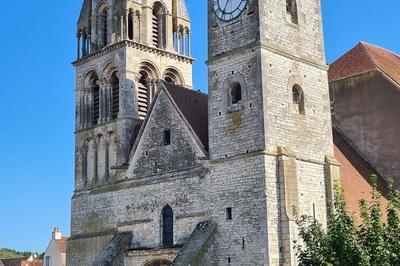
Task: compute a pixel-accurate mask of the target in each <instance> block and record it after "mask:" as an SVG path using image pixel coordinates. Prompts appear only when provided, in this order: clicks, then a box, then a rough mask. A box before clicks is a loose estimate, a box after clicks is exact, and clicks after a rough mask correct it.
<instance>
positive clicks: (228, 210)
mask: <svg viewBox="0 0 400 266" xmlns="http://www.w3.org/2000/svg"><path fill="white" fill-rule="evenodd" d="M226 220H228V221H229V220H232V208H230V207H229V208H226Z"/></svg>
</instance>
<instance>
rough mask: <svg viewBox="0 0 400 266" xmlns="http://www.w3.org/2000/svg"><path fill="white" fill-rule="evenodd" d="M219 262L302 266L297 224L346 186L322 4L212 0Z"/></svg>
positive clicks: (213, 183)
mask: <svg viewBox="0 0 400 266" xmlns="http://www.w3.org/2000/svg"><path fill="white" fill-rule="evenodd" d="M208 30H209V31H208V37H209V46H208V53H209V54H208V56H209V58H208V62H207V64H208V76H209V84H208V88H209V141H210V143H209V155H210V164H211V165H212V168H211V169H212V170H211V173H210V175H211V177H210V198H211V200H210V202H211V206H210V207H211V216H212V217H213V219H214V220H215V221H216V223H217V225H218V227H217V233H216V234H217V235H216V237H215V241H214V244H213V245H212V247H211V248H210V252H211V260H213V262H212V263H215V264H217V265H227V264H233V265H296V264H297V260H296V256H295V251H294V243H295V242H296V241H297V240H298V232H297V227H296V223H295V220H296V217H295V216H294V214H293V209H296V210H297V211H298V213H299V214H300V215H309V216H314V217H315V219H317V220H318V221H319V222H321V223H322V224H326V212H327V202H328V201H329V200H330V199H331V195H332V186H333V183H334V182H335V180H337V179H338V177H339V176H338V173H339V172H338V171H339V168H338V164H337V163H336V161H335V160H334V158H333V143H332V130H331V114H330V101H329V93H328V82H327V66H326V63H325V55H324V43H323V31H322V19H321V5H320V1H319V0H317V1H316V0H286V1H284V0H208Z"/></svg>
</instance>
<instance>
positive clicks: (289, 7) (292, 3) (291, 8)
mask: <svg viewBox="0 0 400 266" xmlns="http://www.w3.org/2000/svg"><path fill="white" fill-rule="evenodd" d="M286 13H287V14H288V15H289V16H290V21H291V22H292V23H294V24H299V19H298V15H297V3H296V0H286Z"/></svg>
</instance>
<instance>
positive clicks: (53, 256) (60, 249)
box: [43, 227, 68, 266]
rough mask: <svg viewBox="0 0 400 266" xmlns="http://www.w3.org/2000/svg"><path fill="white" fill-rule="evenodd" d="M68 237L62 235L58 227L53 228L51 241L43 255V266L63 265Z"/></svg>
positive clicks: (64, 263)
mask: <svg viewBox="0 0 400 266" xmlns="http://www.w3.org/2000/svg"><path fill="white" fill-rule="evenodd" d="M67 239H68V237H65V236H62V234H61V231H60V228H57V227H56V228H54V230H53V232H52V234H51V241H50V243H49V245H48V246H47V249H46V252H45V253H44V257H43V266H65V265H66V250H67Z"/></svg>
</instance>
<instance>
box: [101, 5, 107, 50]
mask: <svg viewBox="0 0 400 266" xmlns="http://www.w3.org/2000/svg"><path fill="white" fill-rule="evenodd" d="M107 13H108V10H107V8H105V9H104V10H103V13H102V24H103V25H102V35H103V36H102V37H103V40H102V41H103V47H104V46H107V40H108V24H107Z"/></svg>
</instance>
